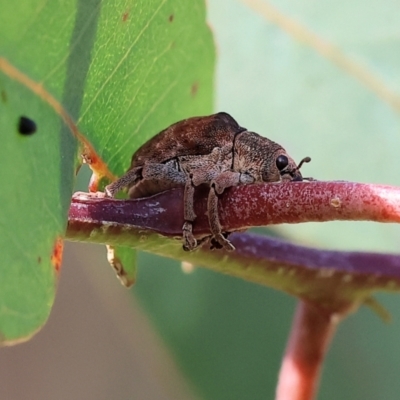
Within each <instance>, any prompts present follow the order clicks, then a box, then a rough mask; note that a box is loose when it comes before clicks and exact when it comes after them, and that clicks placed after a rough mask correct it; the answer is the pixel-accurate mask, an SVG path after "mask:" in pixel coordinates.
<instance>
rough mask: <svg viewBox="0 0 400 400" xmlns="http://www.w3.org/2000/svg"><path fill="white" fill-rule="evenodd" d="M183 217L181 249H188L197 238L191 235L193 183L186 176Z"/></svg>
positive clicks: (195, 245) (194, 215)
mask: <svg viewBox="0 0 400 400" xmlns="http://www.w3.org/2000/svg"><path fill="white" fill-rule="evenodd" d="M183 210H184V211H183V212H184V218H185V223H184V224H183V227H182V231H183V250H185V251H190V250H193V249H195V248H196V247H197V240H196V239H195V237H194V236H193V221H194V220H195V219H196V214H195V213H194V185H193V182H192V177H191V176H190V177H188V178H187V180H186V184H185V193H184V208H183Z"/></svg>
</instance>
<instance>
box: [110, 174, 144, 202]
mask: <svg viewBox="0 0 400 400" xmlns="http://www.w3.org/2000/svg"><path fill="white" fill-rule="evenodd" d="M141 169H142V167H137V168H133V169H130V170H129V171H128V172H127V173H126V174H124V175H122V176H121V178H119V179H118V180H116V181H115V182H113V183H111V184H110V185H107V186H106V187H105V193H106V195H107V196H108V197H114V195H115V194H116V193H118V192H119V191H120V190H122V189H124V188H126V187H128V186H132V185H135V184H136V183H137V182H138V181H139V180H140V179H141V176H140V170H141Z"/></svg>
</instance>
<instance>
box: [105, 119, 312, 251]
mask: <svg viewBox="0 0 400 400" xmlns="http://www.w3.org/2000/svg"><path fill="white" fill-rule="evenodd" d="M310 160H311V159H310V158H309V157H306V158H304V159H303V160H302V161H301V162H300V164H299V166H297V165H296V163H295V162H294V161H293V159H292V158H291V157H290V156H289V155H288V154H287V153H286V151H285V149H284V148H283V147H282V146H280V145H279V144H277V143H275V142H273V141H272V140H269V139H267V138H265V137H263V136H260V135H258V134H257V133H255V132H249V131H248V130H247V129H246V128H243V127H241V126H240V125H239V124H238V123H237V122H236V121H235V120H234V119H233V118H232V117H231V116H230V115H229V114H227V113H224V112H220V113H218V114H213V115H209V116H205V117H192V118H188V119H185V120H183V121H179V122H177V123H175V124H173V125H171V126H170V127H168V128H166V129H164V130H163V131H161V132H160V133H158V134H157V135H156V136H154V137H153V138H152V139H150V140H149V141H148V142H147V143H145V144H144V145H143V146H142V147H140V148H139V149H138V150H137V151H136V153H134V154H133V156H132V161H131V166H130V168H129V170H128V172H127V173H126V174H125V175H123V176H122V177H121V178H119V179H118V180H117V181H115V182H113V183H111V184H110V185H108V186H106V188H105V192H106V195H107V196H110V197H114V195H115V194H116V193H117V192H118V191H120V190H121V189H123V188H126V187H128V188H129V192H128V193H129V197H130V198H139V197H147V196H150V195H152V194H155V193H159V192H162V191H164V190H167V189H172V188H175V187H179V186H184V224H183V227H182V233H183V249H184V250H187V251H189V250H194V249H195V248H196V247H197V246H198V243H197V240H196V239H195V237H194V235H193V231H192V225H193V222H194V220H195V219H196V214H195V212H194V205H193V202H194V191H195V188H196V187H197V186H199V185H202V184H206V185H208V186H209V193H208V202H207V210H208V219H209V224H210V230H211V235H212V237H211V242H212V243H214V246H215V247H220V248H224V249H226V250H234V246H233V245H232V243H231V242H230V241H229V240H228V239H227V238H226V237H225V236H226V235H224V233H223V232H222V227H221V224H220V221H219V216H218V196H219V195H220V194H222V193H223V191H224V190H225V189H227V188H229V187H231V186H237V185H248V184H252V183H262V182H280V181H301V180H303V177H302V175H301V173H300V171H299V169H300V167H301V165H302V164H303V162H309V161H310Z"/></svg>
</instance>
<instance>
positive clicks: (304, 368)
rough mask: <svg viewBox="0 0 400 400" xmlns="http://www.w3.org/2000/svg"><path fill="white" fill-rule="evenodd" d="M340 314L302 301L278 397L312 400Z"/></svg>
mask: <svg viewBox="0 0 400 400" xmlns="http://www.w3.org/2000/svg"><path fill="white" fill-rule="evenodd" d="M339 320H340V317H339V316H338V315H335V314H331V313H328V312H326V311H324V310H321V309H319V308H318V307H316V306H315V305H313V304H308V303H305V302H299V304H298V306H297V310H296V315H295V317H294V321H293V325H292V330H291V333H290V338H289V341H288V344H287V347H286V352H285V356H284V358H283V363H282V367H281V371H280V374H279V382H278V388H277V393H276V400H310V399H313V398H314V395H315V393H316V391H317V385H318V381H319V375H320V373H321V367H322V364H323V360H324V357H325V353H326V351H327V350H328V346H329V343H330V341H331V338H332V337H333V335H334V333H335V330H336V326H337V325H338V323H339Z"/></svg>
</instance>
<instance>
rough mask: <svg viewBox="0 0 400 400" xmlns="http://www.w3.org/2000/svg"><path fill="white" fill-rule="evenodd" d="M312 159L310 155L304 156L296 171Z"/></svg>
mask: <svg viewBox="0 0 400 400" xmlns="http://www.w3.org/2000/svg"><path fill="white" fill-rule="evenodd" d="M310 161H311V158H310V157H304V158H303V159H302V160H301V161H300V164H299V166H298V167H297V168H296V169H295V171H298V170H299V169H300V168H301V166H302V165H303V164H304V163H309V162H310Z"/></svg>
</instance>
